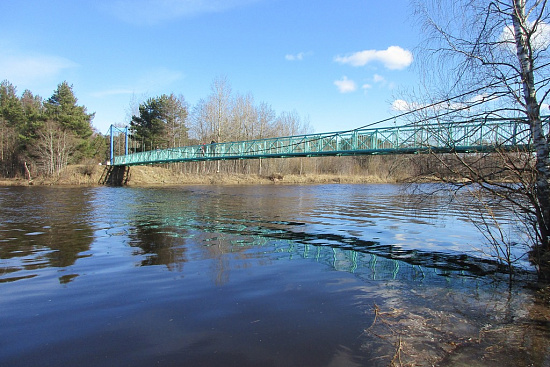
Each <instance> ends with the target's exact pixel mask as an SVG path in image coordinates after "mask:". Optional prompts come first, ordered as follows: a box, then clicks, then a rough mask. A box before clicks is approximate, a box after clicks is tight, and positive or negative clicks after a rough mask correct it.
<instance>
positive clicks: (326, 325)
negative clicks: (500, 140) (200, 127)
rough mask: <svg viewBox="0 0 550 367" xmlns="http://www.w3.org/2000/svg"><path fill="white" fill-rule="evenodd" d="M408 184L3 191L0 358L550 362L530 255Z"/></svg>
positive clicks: (194, 362)
mask: <svg viewBox="0 0 550 367" xmlns="http://www.w3.org/2000/svg"><path fill="white" fill-rule="evenodd" d="M402 189H403V187H401V186H398V185H310V186H297V185H288V186H287V185H265V186H261V185H258V186H189V187H177V188H176V187H173V188H164V187H161V188H108V187H98V188H47V187H25V188H0V208H1V210H2V211H1V213H2V214H0V215H1V221H0V310H2V312H1V313H0V325H1V326H2V333H1V334H0V365H2V366H30V365H40V366H59V365H78V366H114V365H117V366H118V365H119V366H151V365H164V366H199V365H200V366H258V365H261V366H264V367H266V366H364V365H368V366H387V365H389V364H390V363H391V361H392V360H394V361H396V360H397V359H396V358H399V359H401V361H402V362H407V361H408V362H411V361H414V362H415V363H417V364H418V365H431V364H432V363H438V364H440V365H461V363H463V364H465V365H476V364H477V365H484V366H485V365H495V366H502V365H506V364H508V363H510V361H518V363H519V362H521V363H523V362H525V361H528V362H529V363H531V364H533V365H540V366H543V365H549V363H550V361H549V359H548V357H546V356H547V355H548V354H549V353H548V352H549V349H548V334H549V332H548V329H549V328H548V318H547V317H548V316H547V313H546V308H545V307H544V306H542V305H540V304H539V303H537V302H535V298H534V295H533V292H532V291H531V290H530V289H528V288H527V287H526V284H528V280H529V278H530V277H531V275H530V274H529V270H530V268H529V265H528V263H527V262H526V261H520V262H518V266H520V267H522V268H523V269H524V270H526V271H525V272H523V273H522V276H521V277H520V278H521V279H520V280H518V281H516V282H514V283H513V284H512V285H510V284H509V283H508V282H507V281H506V280H507V276H506V275H505V274H503V273H502V272H501V270H502V269H501V268H500V267H499V265H498V264H497V263H496V262H495V261H494V259H492V258H491V256H490V248H489V249H487V248H485V247H483V246H484V237H483V236H482V235H481V234H480V233H479V231H478V230H477V228H476V227H475V226H473V225H472V224H471V221H470V220H471V219H472V217H473V214H472V213H475V212H474V211H472V210H468V209H467V208H466V207H465V206H464V203H463V202H457V201H456V200H452V197H451V196H449V195H447V194H445V191H440V192H439V194H438V195H434V196H431V197H429V198H426V197H420V196H418V195H416V196H415V195H405V194H404V192H403V190H402ZM497 215H499V216H502V218H504V219H506V213H500V212H497ZM484 248H485V250H483V251H482V249H484ZM516 251H517V252H518V253H519V254H521V249H517V250H516ZM535 321H536V322H535ZM527 335H529V338H527V339H526V336H527ZM503 363H504V364H503Z"/></svg>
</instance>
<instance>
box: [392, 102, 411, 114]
mask: <svg viewBox="0 0 550 367" xmlns="http://www.w3.org/2000/svg"><path fill="white" fill-rule="evenodd" d="M391 109H392V110H393V111H400V112H406V111H411V110H413V109H414V108H412V106H411V104H409V102H407V101H404V100H402V99H396V100H395V101H393V103H392V104H391Z"/></svg>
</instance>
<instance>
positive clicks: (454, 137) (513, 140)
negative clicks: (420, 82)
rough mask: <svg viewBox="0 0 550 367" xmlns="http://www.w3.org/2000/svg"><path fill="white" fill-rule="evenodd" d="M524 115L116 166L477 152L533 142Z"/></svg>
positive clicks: (210, 150) (151, 157)
mask: <svg viewBox="0 0 550 367" xmlns="http://www.w3.org/2000/svg"><path fill="white" fill-rule="evenodd" d="M529 139H530V134H529V126H528V125H527V124H526V123H525V121H522V120H509V119H506V120H505V119H493V120H482V121H480V120H478V121H471V122H468V123H438V124H417V125H414V124H411V125H406V126H395V127H386V128H367V129H356V130H351V131H342V132H332V133H320V134H306V135H295V136H287V137H278V138H267V139H255V140H246V141H236V142H225V143H212V144H201V145H194V146H184V147H177V148H169V149H162V150H151V151H146V152H138V153H132V154H128V155H124V156H117V157H115V159H114V164H115V165H137V164H152V163H168V162H182V161H203V160H228V159H254V158H281V157H304V156H327V155H361V154H399V153H420V152H426V151H430V150H432V151H441V152H451V151H456V152H475V151H490V150H494V149H496V148H504V149H511V148H514V147H518V146H519V147H525V146H528V145H529V143H530V141H529Z"/></svg>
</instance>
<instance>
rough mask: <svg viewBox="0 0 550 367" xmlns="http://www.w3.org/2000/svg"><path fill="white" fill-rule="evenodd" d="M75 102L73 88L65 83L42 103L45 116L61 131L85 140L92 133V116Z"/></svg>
mask: <svg viewBox="0 0 550 367" xmlns="http://www.w3.org/2000/svg"><path fill="white" fill-rule="evenodd" d="M77 101H78V100H77V99H76V97H75V95H74V93H73V87H72V86H69V84H68V83H67V82H66V81H65V82H63V83H61V84H59V85H58V86H57V89H56V90H55V91H54V93H53V95H52V96H51V97H50V98H49V99H48V100H47V101H46V102H45V103H44V107H45V108H46V115H47V116H48V118H50V119H51V120H53V121H55V122H57V123H58V124H59V125H60V126H61V128H62V129H64V130H67V131H70V132H72V133H74V134H75V135H76V136H78V137H79V138H81V139H87V138H89V137H90V136H91V135H92V133H93V130H92V125H91V123H92V119H93V117H94V114H93V113H92V114H88V113H86V107H84V106H78V105H77V104H76V103H77Z"/></svg>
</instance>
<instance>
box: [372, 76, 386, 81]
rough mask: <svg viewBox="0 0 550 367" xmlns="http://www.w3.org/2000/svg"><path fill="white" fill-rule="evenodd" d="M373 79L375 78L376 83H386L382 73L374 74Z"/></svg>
mask: <svg viewBox="0 0 550 367" xmlns="http://www.w3.org/2000/svg"><path fill="white" fill-rule="evenodd" d="M372 80H374V82H375V83H384V82H385V81H386V78H384V77H383V76H382V75H378V74H374V76H373V77H372Z"/></svg>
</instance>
